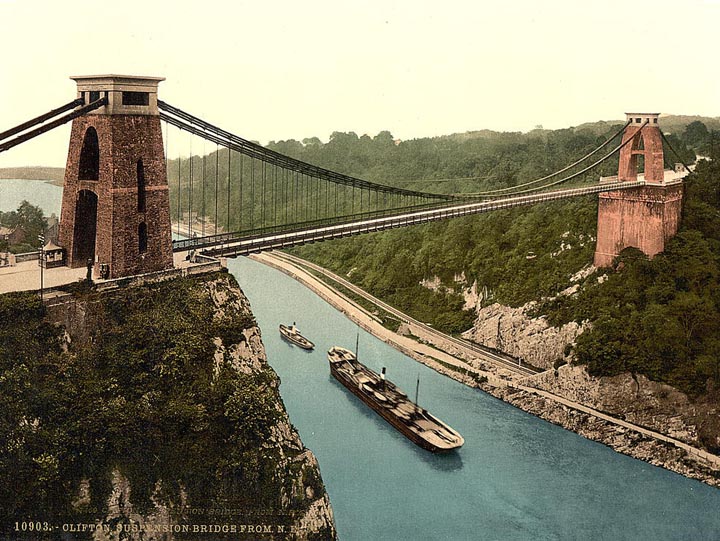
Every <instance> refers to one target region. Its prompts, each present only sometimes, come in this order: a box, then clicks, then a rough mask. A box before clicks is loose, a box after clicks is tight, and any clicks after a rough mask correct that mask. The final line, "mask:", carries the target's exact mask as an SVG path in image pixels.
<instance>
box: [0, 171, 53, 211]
mask: <svg viewBox="0 0 720 541" xmlns="http://www.w3.org/2000/svg"><path fill="white" fill-rule="evenodd" d="M61 198H62V188H61V187H60V186H56V185H54V184H51V183H50V181H47V182H44V181H38V180H18V179H0V211H3V212H9V211H11V210H17V208H18V207H19V206H20V203H22V202H23V200H27V201H29V202H30V203H32V204H33V205H37V206H38V207H40V208H42V209H43V212H44V213H45V216H50V214H55V216H57V217H58V218H59V217H60V204H61Z"/></svg>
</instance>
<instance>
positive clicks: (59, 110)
mask: <svg viewBox="0 0 720 541" xmlns="http://www.w3.org/2000/svg"><path fill="white" fill-rule="evenodd" d="M83 103H85V100H83V99H82V98H78V99H76V100H73V101H71V102H69V103H66V104H65V105H62V106H60V107H58V108H56V109H52V110H51V111H48V112H47V113H45V114H44V115H40V116H38V117H35V118H33V119H32V120H28V121H27V122H23V123H22V124H18V125H17V126H15V127H14V128H10V129H9V130H5V131H4V132H2V133H0V141H4V140H5V139H7V138H8V137H12V136H13V135H16V134H18V133H20V132H22V131H25V130H27V129H28V128H32V127H33V126H35V125H36V124H40V123H42V122H45V121H46V120H49V119H51V118H53V117H56V116H57V115H59V114H60V113H64V112H65V111H69V110H70V109H74V108H75V107H77V106H79V105H82V104H83Z"/></svg>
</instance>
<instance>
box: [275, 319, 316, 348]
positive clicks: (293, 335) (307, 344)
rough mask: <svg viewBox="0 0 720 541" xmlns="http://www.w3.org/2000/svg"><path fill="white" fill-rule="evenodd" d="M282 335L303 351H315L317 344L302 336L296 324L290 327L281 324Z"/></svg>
mask: <svg viewBox="0 0 720 541" xmlns="http://www.w3.org/2000/svg"><path fill="white" fill-rule="evenodd" d="M280 334H281V335H282V337H283V338H284V339H285V340H287V341H288V342H292V343H293V344H295V345H296V346H299V347H301V348H303V349H313V348H314V347H315V344H313V343H312V342H311V341H310V340H308V339H307V338H305V337H304V336H303V335H302V334H300V331H299V330H298V328H297V327H296V326H295V322H293V324H292V325H290V326H289V327H288V326H286V325H282V324H280Z"/></svg>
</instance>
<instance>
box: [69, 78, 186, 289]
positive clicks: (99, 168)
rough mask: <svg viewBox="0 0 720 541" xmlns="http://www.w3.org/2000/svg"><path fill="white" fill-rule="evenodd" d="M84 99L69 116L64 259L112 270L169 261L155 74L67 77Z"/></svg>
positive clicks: (122, 272) (119, 272)
mask: <svg viewBox="0 0 720 541" xmlns="http://www.w3.org/2000/svg"><path fill="white" fill-rule="evenodd" d="M72 79H73V80H75V81H76V82H77V88H78V97H80V98H84V99H85V103H90V102H91V101H94V100H97V99H99V98H101V97H106V98H107V104H106V105H105V106H104V107H100V108H99V109H96V110H95V111H92V112H91V113H89V114H87V115H84V116H82V117H79V118H76V119H75V120H73V123H72V133H71V136H70V149H69V151H68V159H67V166H66V168H65V185H64V187H63V199H62V211H61V216H60V231H59V243H60V245H61V246H63V247H64V248H65V250H66V254H67V260H68V265H70V266H71V267H80V266H85V265H87V263H88V261H89V260H90V261H92V262H93V264H94V272H95V275H96V276H98V275H100V274H101V272H102V271H103V270H104V271H105V273H104V274H105V275H106V276H109V277H111V278H118V277H121V276H129V275H133V274H142V273H145V272H151V271H157V270H163V269H167V268H171V267H172V266H173V258H172V237H171V226H170V200H169V197H170V193H169V188H168V183H167V172H166V170H165V156H164V151H163V140H162V130H161V127H160V116H159V112H158V107H157V87H158V83H159V82H160V81H163V80H164V79H163V78H162V77H136V76H125V75H97V76H81V77H72Z"/></svg>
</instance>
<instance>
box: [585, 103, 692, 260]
mask: <svg viewBox="0 0 720 541" xmlns="http://www.w3.org/2000/svg"><path fill="white" fill-rule="evenodd" d="M627 120H628V122H629V124H628V125H627V127H626V128H625V132H624V133H623V143H624V142H625V141H628V140H632V142H630V143H628V144H627V145H625V146H624V147H623V148H622V149H621V150H620V163H619V167H618V178H617V180H619V181H621V182H632V181H635V180H638V165H639V164H638V157H642V159H643V163H644V169H645V173H644V180H645V182H646V185H645V186H640V187H638V188H631V189H628V190H619V191H616V192H604V193H601V194H600V197H599V206H598V228H597V245H596V247H595V261H594V264H595V266H596V267H607V266H610V265H611V264H612V262H613V259H614V258H615V257H616V256H617V255H618V254H619V253H620V252H621V251H622V250H623V249H624V248H627V247H628V246H634V247H636V248H639V249H640V250H642V251H643V252H644V253H646V254H647V255H648V256H649V257H653V256H654V255H655V254H658V253H660V252H662V251H663V250H664V249H665V243H666V242H667V241H668V240H669V239H671V238H672V237H673V236H674V235H675V234H676V233H677V230H678V225H679V223H680V208H681V204H682V194H683V185H682V176H683V175H681V174H680V175H678V174H677V173H675V172H671V171H668V172H667V174H666V171H664V167H663V163H664V159H663V146H662V133H661V132H660V128H659V126H658V114H656V113H653V114H647V113H627ZM613 180H615V179H613Z"/></svg>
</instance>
